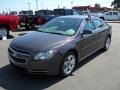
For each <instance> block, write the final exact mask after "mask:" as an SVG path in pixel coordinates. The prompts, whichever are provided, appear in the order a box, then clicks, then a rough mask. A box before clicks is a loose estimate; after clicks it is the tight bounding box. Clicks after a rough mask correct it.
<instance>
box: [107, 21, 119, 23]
mask: <svg viewBox="0 0 120 90" xmlns="http://www.w3.org/2000/svg"><path fill="white" fill-rule="evenodd" d="M106 23H120V21H106Z"/></svg>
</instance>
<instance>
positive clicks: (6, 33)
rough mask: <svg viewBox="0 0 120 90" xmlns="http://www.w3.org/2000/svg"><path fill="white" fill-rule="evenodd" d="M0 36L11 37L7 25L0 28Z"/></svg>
mask: <svg viewBox="0 0 120 90" xmlns="http://www.w3.org/2000/svg"><path fill="white" fill-rule="evenodd" d="M0 36H6V37H7V38H8V37H9V30H7V28H5V27H1V28H0Z"/></svg>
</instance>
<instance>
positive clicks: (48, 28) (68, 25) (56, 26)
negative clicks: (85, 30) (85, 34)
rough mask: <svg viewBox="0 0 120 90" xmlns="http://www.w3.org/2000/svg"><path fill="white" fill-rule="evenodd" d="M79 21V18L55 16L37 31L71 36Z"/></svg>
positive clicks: (75, 30) (77, 27)
mask: <svg viewBox="0 0 120 90" xmlns="http://www.w3.org/2000/svg"><path fill="white" fill-rule="evenodd" d="M81 22H82V20H80V19H71V18H56V19H53V20H51V21H50V22H48V23H47V24H45V25H43V26H42V27H40V28H39V29H38V30H37V31H40V32H46V33H52V34H61V35H68V36H72V35H74V34H75V33H76V32H77V30H78V29H79V26H80V24H81Z"/></svg>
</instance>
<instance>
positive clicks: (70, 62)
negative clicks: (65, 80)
mask: <svg viewBox="0 0 120 90" xmlns="http://www.w3.org/2000/svg"><path fill="white" fill-rule="evenodd" d="M74 67H75V56H74V55H69V56H68V57H67V58H66V60H65V62H64V66H63V70H64V73H65V74H70V73H71V72H72V71H73V69H74Z"/></svg>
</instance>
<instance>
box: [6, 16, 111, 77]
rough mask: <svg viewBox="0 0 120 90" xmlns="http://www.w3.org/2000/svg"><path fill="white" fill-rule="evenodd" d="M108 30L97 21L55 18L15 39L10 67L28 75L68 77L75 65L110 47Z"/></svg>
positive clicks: (88, 18) (10, 54)
mask: <svg viewBox="0 0 120 90" xmlns="http://www.w3.org/2000/svg"><path fill="white" fill-rule="evenodd" d="M111 34H112V32H111V26H110V25H108V24H107V23H105V22H104V21H103V20H101V19H99V18H97V17H88V16H62V17H57V18H55V19H53V20H51V21H50V22H48V23H46V24H45V25H43V26H41V27H40V28H38V29H37V30H35V31H32V32H30V33H28V34H25V35H23V36H20V37H18V38H16V39H14V40H13V41H12V42H11V44H10V46H9V48H8V54H9V61H10V63H11V65H13V66H15V67H19V68H23V69H25V70H26V71H28V72H29V73H39V74H49V75H57V74H59V75H61V76H69V75H70V74H71V73H72V72H73V71H74V69H75V66H76V65H77V63H79V62H80V61H81V60H83V59H85V58H87V57H88V56H90V55H92V54H93V53H95V52H97V51H98V50H100V49H103V50H105V51H107V50H108V49H109V46H110V43H111Z"/></svg>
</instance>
